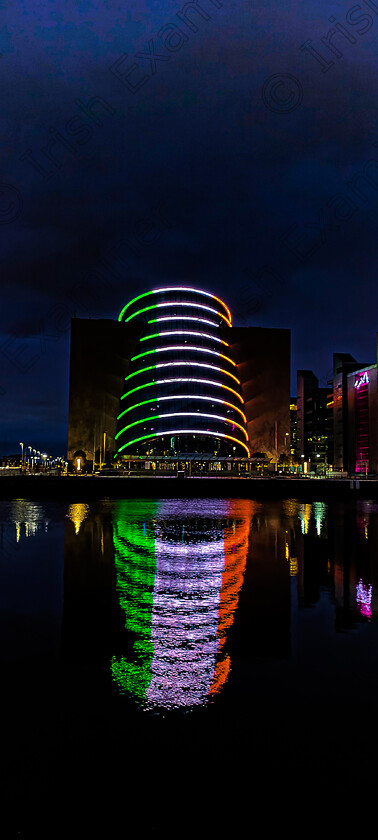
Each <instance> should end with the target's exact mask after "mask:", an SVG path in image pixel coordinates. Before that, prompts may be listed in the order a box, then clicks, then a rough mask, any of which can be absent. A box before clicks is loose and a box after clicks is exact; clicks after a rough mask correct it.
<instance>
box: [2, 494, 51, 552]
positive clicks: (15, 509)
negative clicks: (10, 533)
mask: <svg viewBox="0 0 378 840" xmlns="http://www.w3.org/2000/svg"><path fill="white" fill-rule="evenodd" d="M10 521H11V522H12V523H13V524H14V526H15V529H16V542H20V539H21V537H22V536H23V535H24V536H25V537H35V535H36V534H37V532H38V531H39V530H41V529H42V530H44V531H47V529H48V524H49V521H48V519H47V518H46V516H45V513H44V510H43V508H42V507H41V505H38V504H36V503H35V502H30V501H27V500H26V499H16V500H15V501H14V502H12V506H11V513H10Z"/></svg>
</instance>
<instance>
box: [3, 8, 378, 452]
mask: <svg viewBox="0 0 378 840" xmlns="http://www.w3.org/2000/svg"><path fill="white" fill-rule="evenodd" d="M3 5H4V7H5V8H4V10H3V12H2V16H3V27H4V28H3V31H2V40H1V43H0V52H1V53H2V58H1V60H0V79H1V82H0V83H1V91H2V103H3V114H4V115H5V116H3V118H2V137H3V158H2V170H1V178H0V181H2V182H3V183H5V184H9V185H11V186H13V187H15V188H17V189H18V190H19V191H20V193H21V194H22V200H23V209H22V213H21V214H20V216H19V218H17V219H16V220H15V221H14V222H12V223H9V224H0V237H1V241H2V255H3V259H2V289H3V295H2V307H1V323H0V330H1V336H2V337H1V342H2V344H3V345H4V342H7V341H8V342H9V340H18V341H23V340H24V341H25V343H26V347H27V349H26V350H24V357H23V358H29V359H30V358H34V355H35V354H36V353H37V355H38V356H39V358H38V363H35V364H34V365H33V367H32V368H31V369H30V370H29V371H28V372H27V374H26V373H22V372H20V370H19V369H17V367H16V366H15V365H14V363H12V362H11V361H10V360H9V354H8V356H7V355H6V354H5V355H4V352H3V353H2V356H1V358H2V363H3V364H2V366H3V372H2V376H3V380H2V382H0V385H1V387H2V388H3V391H4V390H6V393H5V394H3V396H2V397H1V399H2V404H3V406H4V409H3V415H2V416H3V421H4V422H5V423H7V422H8V424H9V425H10V424H11V423H13V422H15V420H14V418H15V417H17V424H18V426H17V434H19V433H20V434H23V436H25V434H26V432H25V433H22V431H21V430H22V428H23V426H22V423H24V426H25V428H26V427H27V422H29V421H26V420H25V418H28V417H29V415H30V417H31V416H32V417H33V424H34V422H35V428H34V425H33V430H34V431H33V434H34V433H36V430H37V426H38V423H39V429H40V432H41V434H42V436H43V434H44V431H43V429H45V431H46V434H47V433H49V434H50V427H51V422H50V419H49V420H48V412H47V405H48V402H49V400H52V404H54V405H57V406H58V407H59V411H58V413H55V414H54V418H55V419H54V423H56V424H58V422H59V418H61V421H60V427H59V428H60V431H59V435H60V436H61V437H59V435H56V436H55V440H56V441H57V442H59V440H61V446H64V442H65V431H64V422H65V417H66V404H67V382H68V373H67V371H68V333H67V329H66V326H65V325H67V319H69V316H70V315H73V314H74V312H76V313H77V315H79V316H80V315H82V316H86V315H88V314H90V315H91V316H93V317H99V316H104V317H116V316H117V315H118V312H119V310H120V309H121V307H122V306H123V305H124V302H125V301H126V300H127V298H128V297H129V296H130V295H132V294H133V293H134V292H135V291H136V290H139V289H146V288H148V287H150V286H151V285H152V284H156V283H158V284H163V283H165V282H172V281H174V280H180V281H182V282H190V283H193V284H198V285H200V286H203V287H205V288H208V289H210V290H213V291H214V292H218V293H220V294H222V295H223V296H224V297H225V299H226V300H227V301H228V302H229V304H230V306H231V308H232V309H234V310H235V313H236V315H235V317H236V321H235V322H237V321H238V320H239V322H242V320H243V319H244V318H248V317H250V321H251V323H256V324H261V325H267V326H285V327H291V328H292V335H293V342H292V343H293V376H294V372H295V369H296V368H297V367H310V368H313V369H314V370H315V372H316V373H317V374H318V375H319V377H322V376H323V375H324V372H325V371H328V370H329V368H330V363H331V356H332V352H333V351H334V350H345V351H349V352H352V353H355V354H356V355H357V356H358V357H360V358H366V359H369V358H372V357H373V356H374V345H375V331H376V327H377V324H376V318H375V309H376V307H375V303H376V295H377V292H376V284H375V267H376V250H375V216H376V212H377V192H378V190H377V191H376V190H375V189H374V185H373V187H372V188H371V189H370V191H368V193H367V194H366V201H365V200H363V199H361V198H360V199H358V200H356V201H355V205H356V206H355V208H354V209H353V208H352V206H351V205H350V206H351V209H353V212H351V215H350V218H348V219H346V220H343V221H340V219H336V218H335V212H334V204H333V205H332V204H330V203H329V202H330V201H332V199H333V198H334V196H336V195H340V194H342V195H343V196H347V197H348V199H349V202H351V201H352V199H353V193H351V192H350V190H349V188H348V182H350V180H351V179H353V176H354V175H355V173H357V172H358V171H359V170H361V168H363V166H364V165H365V164H366V163H367V161H369V160H370V159H372V158H375V157H376V159H377V161H378V152H377V148H376V147H374V145H373V144H374V142H376V141H378V126H377V127H376V126H375V103H376V99H377V92H378V91H377V72H376V70H377V67H376V64H377V38H378V14H376V13H375V12H374V11H373V9H371V8H369V6H368V5H367V4H366V3H364V4H363V8H364V10H365V12H366V15H368V16H370V18H371V21H372V24H371V26H370V28H369V30H368V31H366V32H365V33H363V34H361V35H360V34H359V33H358V32H357V29H358V28H360V27H357V26H353V27H352V26H351V25H350V24H347V23H346V20H347V17H346V16H347V14H348V10H349V9H350V8H352V6H353V3H352V2H351V3H346V4H345V3H341V2H339V3H337V4H335V3H333V4H332V5H331V6H330V4H329V3H328V2H325V0H313V2H311V3H306V4H304V3H302V2H299V0H295V2H292V0H290V2H288V0H286V2H284V3H281V4H280V6H279V8H277V4H276V2H274V3H273V2H270V1H269V2H267V3H264V5H263V6H262V5H261V6H259V7H258V8H257V7H251V4H250V2H248V0H239V2H236V0H225V2H224V3H223V6H222V7H221V8H216V7H215V6H214V5H212V4H211V2H210V0H203V7H204V8H206V9H207V11H208V13H209V15H210V16H211V18H210V19H209V20H203V19H201V18H197V21H198V31H197V32H195V33H194V32H192V31H191V30H189V29H188V28H186V29H185V24H182V26H181V28H182V31H185V32H186V35H187V37H188V41H187V42H185V44H184V45H183V47H182V49H181V50H180V51H179V52H177V53H171V58H170V60H169V62H162V61H158V62H157V64H156V73H155V74H154V75H151V78H150V79H149V81H148V83H147V84H145V85H144V86H143V87H142V88H141V89H140V90H139V91H138V93H137V94H135V95H133V94H132V93H130V91H128V90H127V88H126V87H125V86H124V85H123V84H122V83H121V81H120V80H119V79H117V78H116V77H115V76H114V75H113V74H112V73H111V72H110V70H109V68H110V67H111V66H112V65H114V63H115V62H116V61H117V59H118V58H119V57H120V56H121V55H122V53H128V54H129V61H130V63H132V62H133V61H134V60H137V59H134V55H135V54H136V53H140V52H147V50H148V41H149V39H151V38H152V37H154V38H155V34H156V33H157V32H158V30H159V29H161V27H162V26H164V25H167V24H168V23H173V22H174V23H175V24H176V25H178V23H179V18H178V17H177V13H178V12H180V9H181V7H182V5H183V4H180V3H174V2H172V1H171V0H170V2H168V0H165V2H161V0H159V2H153V0H149V2H147V0H143V1H141V0H138V2H130V3H128V4H127V6H125V4H113V3H112V4H109V3H105V2H87V3H80V4H77V3H73V2H72V3H71V2H64V3H63V2H55V3H54V4H45V3H42V2H41V3H39V2H35V3H33V4H32V5H31V4H30V3H29V2H26V0H24V2H21V3H20V4H18V7H17V8H16V7H15V6H14V4H13V3H10V2H9V3H8V4H7V3H5V4H3ZM331 15H333V16H334V17H335V18H336V21H338V22H341V23H342V24H343V25H344V26H345V27H347V31H348V32H349V33H350V34H351V35H353V37H355V43H351V42H350V41H348V40H347V39H346V38H345V37H343V36H342V35H341V34H339V36H338V40H337V42H336V41H335V43H337V46H338V49H339V51H341V52H342V56H341V57H339V58H337V57H336V56H335V55H333V54H332V53H331V52H330V51H329V50H328V51H327V49H326V47H325V46H324V43H322V41H321V38H322V37H325V36H326V35H327V32H328V31H329V29H330V28H331V23H329V21H328V18H329V17H330V16H331ZM309 38H311V39H312V44H313V46H314V48H316V49H317V50H320V51H321V52H322V55H323V56H326V55H327V56H328V59H329V60H334V64H333V65H332V66H331V67H330V68H329V69H328V71H327V72H326V73H322V67H321V66H320V64H319V63H317V61H316V60H315V59H314V57H313V56H312V55H310V54H309V53H308V52H304V51H301V50H300V46H301V45H302V44H303V43H304V42H305V41H306V40H307V39H309ZM157 43H158V42H156V44H157ZM159 50H161V42H160V45H159ZM156 51H157V52H158V47H157V46H156ZM138 61H139V70H138V73H139V74H141V73H145V72H150V73H151V67H150V64H149V62H148V61H147V60H146V59H143V58H142V59H140V58H139V59H138ZM276 74H286V77H287V76H291V77H294V79H296V80H297V82H298V85H299V86H300V89H301V90H302V92H303V98H302V101H301V103H300V104H299V105H298V106H297V107H294V108H293V109H292V110H291V111H288V112H287V113H280V112H277V111H274V110H271V109H270V108H269V107H267V106H266V104H264V101H263V95H262V90H263V87H264V84H265V82H266V80H267V79H268V78H269V77H271V76H274V75H276ZM293 84H294V83H293ZM293 89H295V90H297V88H296V87H295V84H294V88H293ZM279 96H280V97H283V98H285V96H290V89H289V88H287V89H286V88H285V87H281V88H280V90H279ZM93 98H98V99H97V102H94V103H93V109H92V115H91V116H88V115H87V116H85V115H84V111H83V110H81V109H82V108H85V107H86V106H87V105H88V103H89V101H90V100H91V99H93ZM78 100H79V101H80V102H79V104H78ZM289 104H290V103H289ZM79 117H80V118H81V119H82V122H81V123H79ZM83 121H84V122H85V124H86V126H87V129H86V130H85V129H83V124H84V122H83ZM99 121H100V122H101V125H99V124H98V122H99ZM79 126H80V127H81V133H78V132H79ZM51 129H53V133H52V132H51ZM54 132H55V135H54ZM57 132H59V135H60V137H61V138H63V141H64V142H62V140H61V141H60V143H59V142H56V145H55V146H54V145H51V143H52V140H53V138H54V136H55V140H57V137H58V135H57ZM75 132H76V134H75ZM49 144H50V145H49ZM67 144H70V145H71V148H70V147H69V145H67ZM43 150H44V151H43ZM52 150H53V151H52ZM49 151H50V153H52V154H53V157H54V161H55V163H54V162H52V161H51V160H50V161H49V160H48V157H47V156H46V152H47V153H49ZM21 157H23V158H24V159H23V160H21V159H20V158H21ZM31 161H34V164H33V163H32V162H31ZM42 167H43V170H44V172H45V177H43V174H42V173H43V170H42ZM38 168H39V171H37V170H38ZM48 175H49V177H47V176H48ZM354 198H355V199H356V196H354ZM348 199H347V200H348ZM157 208H158V212H159V213H160V223H159V225H158V227H157V228H156V229H155V234H156V235H155V237H154V238H150V239H149V237H148V232H147V231H148V224H150V223H151V218H155V221H156V216H155V215H154V214H156V211H157ZM0 210H1V211H2V212H3V213H4V212H5V210H7V211H8V212H12V207H11V204H10V203H9V202H8V203H6V197H5V196H3V198H1V196H0ZM320 213H323V221H324V223H325V224H326V225H329V226H333V228H335V226H336V225H338V228H337V230H336V229H331V228H330V227H328V228H327V227H326V228H325V229H324V230H323V232H321V231H320V228H319V229H318V230H317V229H316V225H317V224H318V223H319V214H320ZM163 219H164V221H162V220H163ZM1 220H3V221H4V218H3V217H1V214H0V221H1ZM289 228H290V229H292V230H293V231H294V233H292V234H291V238H290V236H289V240H290V242H291V243H293V241H295V240H296V239H297V237H298V236H300V235H301V234H305V235H306V237H307V238H308V239H307V246H306V251H307V250H311V249H310V245H311V243H312V245H313V246H314V248H313V253H310V254H308V255H307V256H306V258H305V259H299V258H298V254H295V253H293V247H291V250H290V247H288V241H287V231H288V229H289ZM285 237H286V241H285ZM310 237H312V240H311V239H310ZM294 251H295V247H294ZM267 266H268V267H269V270H272V271H274V272H275V276H277V275H279V280H278V281H277V280H275V281H272V279H271V278H270V280H269V282H268V280H267V278H266V275H264V271H265V270H266V267H267ZM248 288H250V289H253V290H254V291H253V295H256V294H257V295H258V296H259V306H258V307H256V306H253V305H252V303H251V304H250V313H248V300H247V302H246V295H247V298H248ZM246 289H247V292H246ZM241 299H243V301H244V305H243V307H241V305H240V301H241ZM238 313H241V314H238ZM243 322H245V321H243ZM13 346H14V345H13ZM33 354H34V355H33ZM19 380H20V381H21V380H22V387H21V386H20V385H19V384H18V381H19ZM293 381H294V379H293ZM2 383H4V384H2ZM36 389H38V393H39V394H40V399H41V401H42V402H43V406H42V404H41V405H36V404H34V405H33V409H32V414H31V413H30V412H31V405H32V403H31V398H32V395H33V394H35V392H36ZM29 407H30V408H29ZM59 412H60V413H59ZM41 430H42V431H41ZM39 445H44V444H43V441H40V443H39Z"/></svg>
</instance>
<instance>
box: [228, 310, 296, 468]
mask: <svg viewBox="0 0 378 840" xmlns="http://www.w3.org/2000/svg"><path fill="white" fill-rule="evenodd" d="M225 335H226V340H227V341H228V342H229V344H230V350H231V356H232V359H233V360H234V362H236V364H237V366H238V373H239V378H240V382H241V386H242V392H243V397H244V401H245V414H246V417H247V426H248V435H249V441H250V446H251V452H252V454H253V453H254V452H265V453H267V454H268V455H269V456H271V457H272V459H273V460H274V459H275V457H276V454H277V455H278V456H279V455H280V454H287V455H289V454H290V341H291V334H290V330H286V329H273V328H268V327H231V328H228V327H227V328H226V329H225ZM276 450H277V453H276Z"/></svg>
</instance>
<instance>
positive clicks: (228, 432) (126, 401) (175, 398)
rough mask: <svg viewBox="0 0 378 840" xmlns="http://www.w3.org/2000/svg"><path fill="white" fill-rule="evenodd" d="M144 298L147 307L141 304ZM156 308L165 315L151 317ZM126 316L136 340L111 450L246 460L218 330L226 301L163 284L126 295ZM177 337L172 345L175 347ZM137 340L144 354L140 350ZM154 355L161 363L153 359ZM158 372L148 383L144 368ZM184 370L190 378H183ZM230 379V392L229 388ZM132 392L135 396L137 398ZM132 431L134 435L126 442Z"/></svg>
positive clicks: (236, 389) (224, 320) (231, 368)
mask: <svg viewBox="0 0 378 840" xmlns="http://www.w3.org/2000/svg"><path fill="white" fill-rule="evenodd" d="M204 297H205V298H208V299H212V300H213V301H214V303H216V308H214V307H212V306H211V305H210V306H209V305H207V301H206V304H204V303H203V298H204ZM146 298H147V300H146V301H145V302H146V304H147V305H146V306H143V302H144V299H146ZM209 302H210V301H209ZM162 308H165V309H166V314H163V313H162V317H158V313H159V310H161V309H162ZM151 310H155V312H156V317H152V318H151ZM209 312H210V313H211V314H212V315H213V316H216V318H215V319H214V320H213V321H212V320H210V319H209V316H208V313H209ZM132 319H134V323H135V328H136V329H137V331H138V330H139V329H140V333H139V343H138V346H137V348H136V351H135V352H134V354H133V355H132V357H131V361H130V367H129V372H128V375H127V376H126V377H125V392H124V394H123V395H122V397H121V399H122V401H123V405H122V411H121V413H120V414H119V416H118V418H117V419H118V429H117V434H116V438H115V439H116V441H117V443H118V453H121V452H123V451H124V450H125V449H127V450H128V453H127V454H128V455H133V454H135V455H142V456H143V455H149V456H150V457H151V456H153V455H154V454H156V455H165V456H166V455H168V456H172V455H176V454H179V453H184V452H188V453H191V455H193V454H195V453H207V454H209V455H211V456H213V455H217V454H218V455H231V454H234V455H239V456H240V455H242V456H243V457H245V453H247V455H249V447H248V445H247V444H248V432H247V424H246V417H245V414H244V412H243V411H241V408H240V402H241V403H243V402H244V401H243V397H242V392H241V385H240V380H239V377H238V375H237V365H236V363H235V362H234V360H233V359H232V357H231V354H230V350H229V344H228V341H227V333H225V332H224V331H225V330H226V329H227V327H226V325H227V326H231V313H230V311H229V309H228V307H227V306H226V304H225V303H224V302H223V301H222V300H220V298H218V297H216V296H215V295H212V294H211V293H210V292H204V291H201V290H199V289H194V288H191V287H184V286H171V287H167V288H166V289H153V290H152V291H150V292H145V293H143V294H140V295H138V296H137V297H135V298H133V300H131V301H130V302H129V303H128V304H126V306H125V307H124V308H123V309H122V311H121V313H120V315H119V320H120V321H123V320H124V321H125V322H129V321H131V320H132ZM159 321H163V322H164V325H163V329H162V332H156V331H155V330H156V326H155V325H157V323H158V322H159ZM170 324H171V325H172V329H170V328H169V327H170ZM134 334H135V333H134ZM194 338H195V339H196V340H195V341H194V340H193V339H194ZM177 339H179V343H176V342H177ZM175 340H176V341H175ZM145 342H148V344H147V347H148V348H149V349H144V343H145ZM219 344H222V345H223V346H222V348H219ZM218 348H219V349H218ZM220 349H222V351H223V352H222V353H221V352H220ZM161 355H163V358H164V361H162V362H158V361H157V360H158V358H159V356H160V357H161ZM203 355H204V356H212V357H214V356H215V357H217V358H218V360H219V364H218V365H217V364H216V363H215V364H214V363H213V362H215V359H214V360H213V359H209V361H210V362H212V363H211V364H209V363H207V362H206V361H197V360H196V359H197V358H198V357H199V358H201V356H202V357H203ZM151 356H155V358H156V364H150V363H149V362H150V358H151ZM147 357H149V358H147ZM151 361H152V359H151ZM220 365H222V367H220ZM162 368H163V369H167V368H168V369H169V372H171V371H172V374H173V373H174V375H172V376H170V375H169V374H168V371H167V374H168V375H164V374H165V370H164V373H163V371H162V373H163V376H162V377H161V378H159V377H158V376H157V377H156V378H155V375H154V374H153V373H152V371H154V372H155V371H156V370H159V369H162ZM180 368H181V370H180ZM173 369H175V372H174V371H173ZM204 369H205V370H208V371H209V372H210V371H211V374H212V376H211V377H210V376H209V378H205V377H206V374H205V375H204V376H200V375H199V374H200V373H201V372H202V370H204ZM176 370H177V374H176ZM192 371H193V377H192V376H190V373H191V372H192ZM215 373H216V376H214V374H215ZM180 374H182V375H180ZM230 378H231V379H232V380H233V383H232V385H233V387H230V385H231V383H229V380H230ZM131 379H133V380H134V382H135V385H134V382H133V387H130V386H131V381H130V380H131ZM129 382H130V385H129ZM234 383H235V384H234ZM155 386H158V388H159V390H157V389H156V387H155ZM219 389H225V390H227V392H228V395H227V399H222V398H221V397H222V394H221V393H220V392H219ZM139 391H142V392H143V393H142V394H141V398H142V399H140V400H138V392H139ZM230 394H232V395H234V397H236V398H237V401H238V402H239V405H235V400H233V399H232V398H231V397H230ZM143 397H144V399H143ZM167 402H168V403H169V405H166V403H167ZM204 402H206V403H207V405H206V406H204ZM220 405H221V406H222V407H223V410H222V411H220V410H219V406H220ZM164 408H165V411H164ZM167 409H168V413H167ZM211 409H215V411H211ZM217 409H218V410H217ZM125 415H127V420H128V422H127V425H124V422H125V421H124V420H123V422H122V419H123V418H124V417H125ZM125 419H126V418H125ZM185 420H187V422H185ZM138 427H139V428H138ZM189 427H190V428H189ZM230 427H231V428H230ZM135 432H136V434H137V437H134V435H135ZM138 432H139V435H138ZM231 444H232V445H231Z"/></svg>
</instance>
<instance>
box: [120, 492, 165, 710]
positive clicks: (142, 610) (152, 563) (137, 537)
mask: <svg viewBox="0 0 378 840" xmlns="http://www.w3.org/2000/svg"><path fill="white" fill-rule="evenodd" d="M156 509H157V502H155V501H151V502H143V514H144V517H145V521H144V522H143V521H140V520H139V521H135V519H137V520H138V518H139V517H140V513H141V511H140V507H139V506H137V505H135V508H134V506H133V505H132V504H130V502H129V501H124V502H117V504H116V505H115V510H114V521H113V541H114V549H115V570H116V575H117V591H118V597H119V603H120V606H121V608H122V610H123V611H124V613H125V628H126V630H128V631H130V632H132V633H133V634H136V636H137V638H136V640H135V642H134V644H133V651H134V654H135V661H130V660H129V659H127V658H126V657H124V656H120V657H115V656H113V658H112V661H111V671H112V675H113V679H114V680H115V681H116V682H117V684H118V686H119V687H120V688H121V690H123V691H128V692H131V693H132V694H134V695H135V696H136V697H138V698H140V699H142V698H143V697H144V696H145V694H146V691H147V689H148V686H149V684H150V682H151V663H152V658H153V655H154V647H153V643H152V639H151V619H152V601H153V593H154V584H155V573H156V557H155V533H154V526H153V521H152V520H153V518H154V515H155V513H156Z"/></svg>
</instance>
